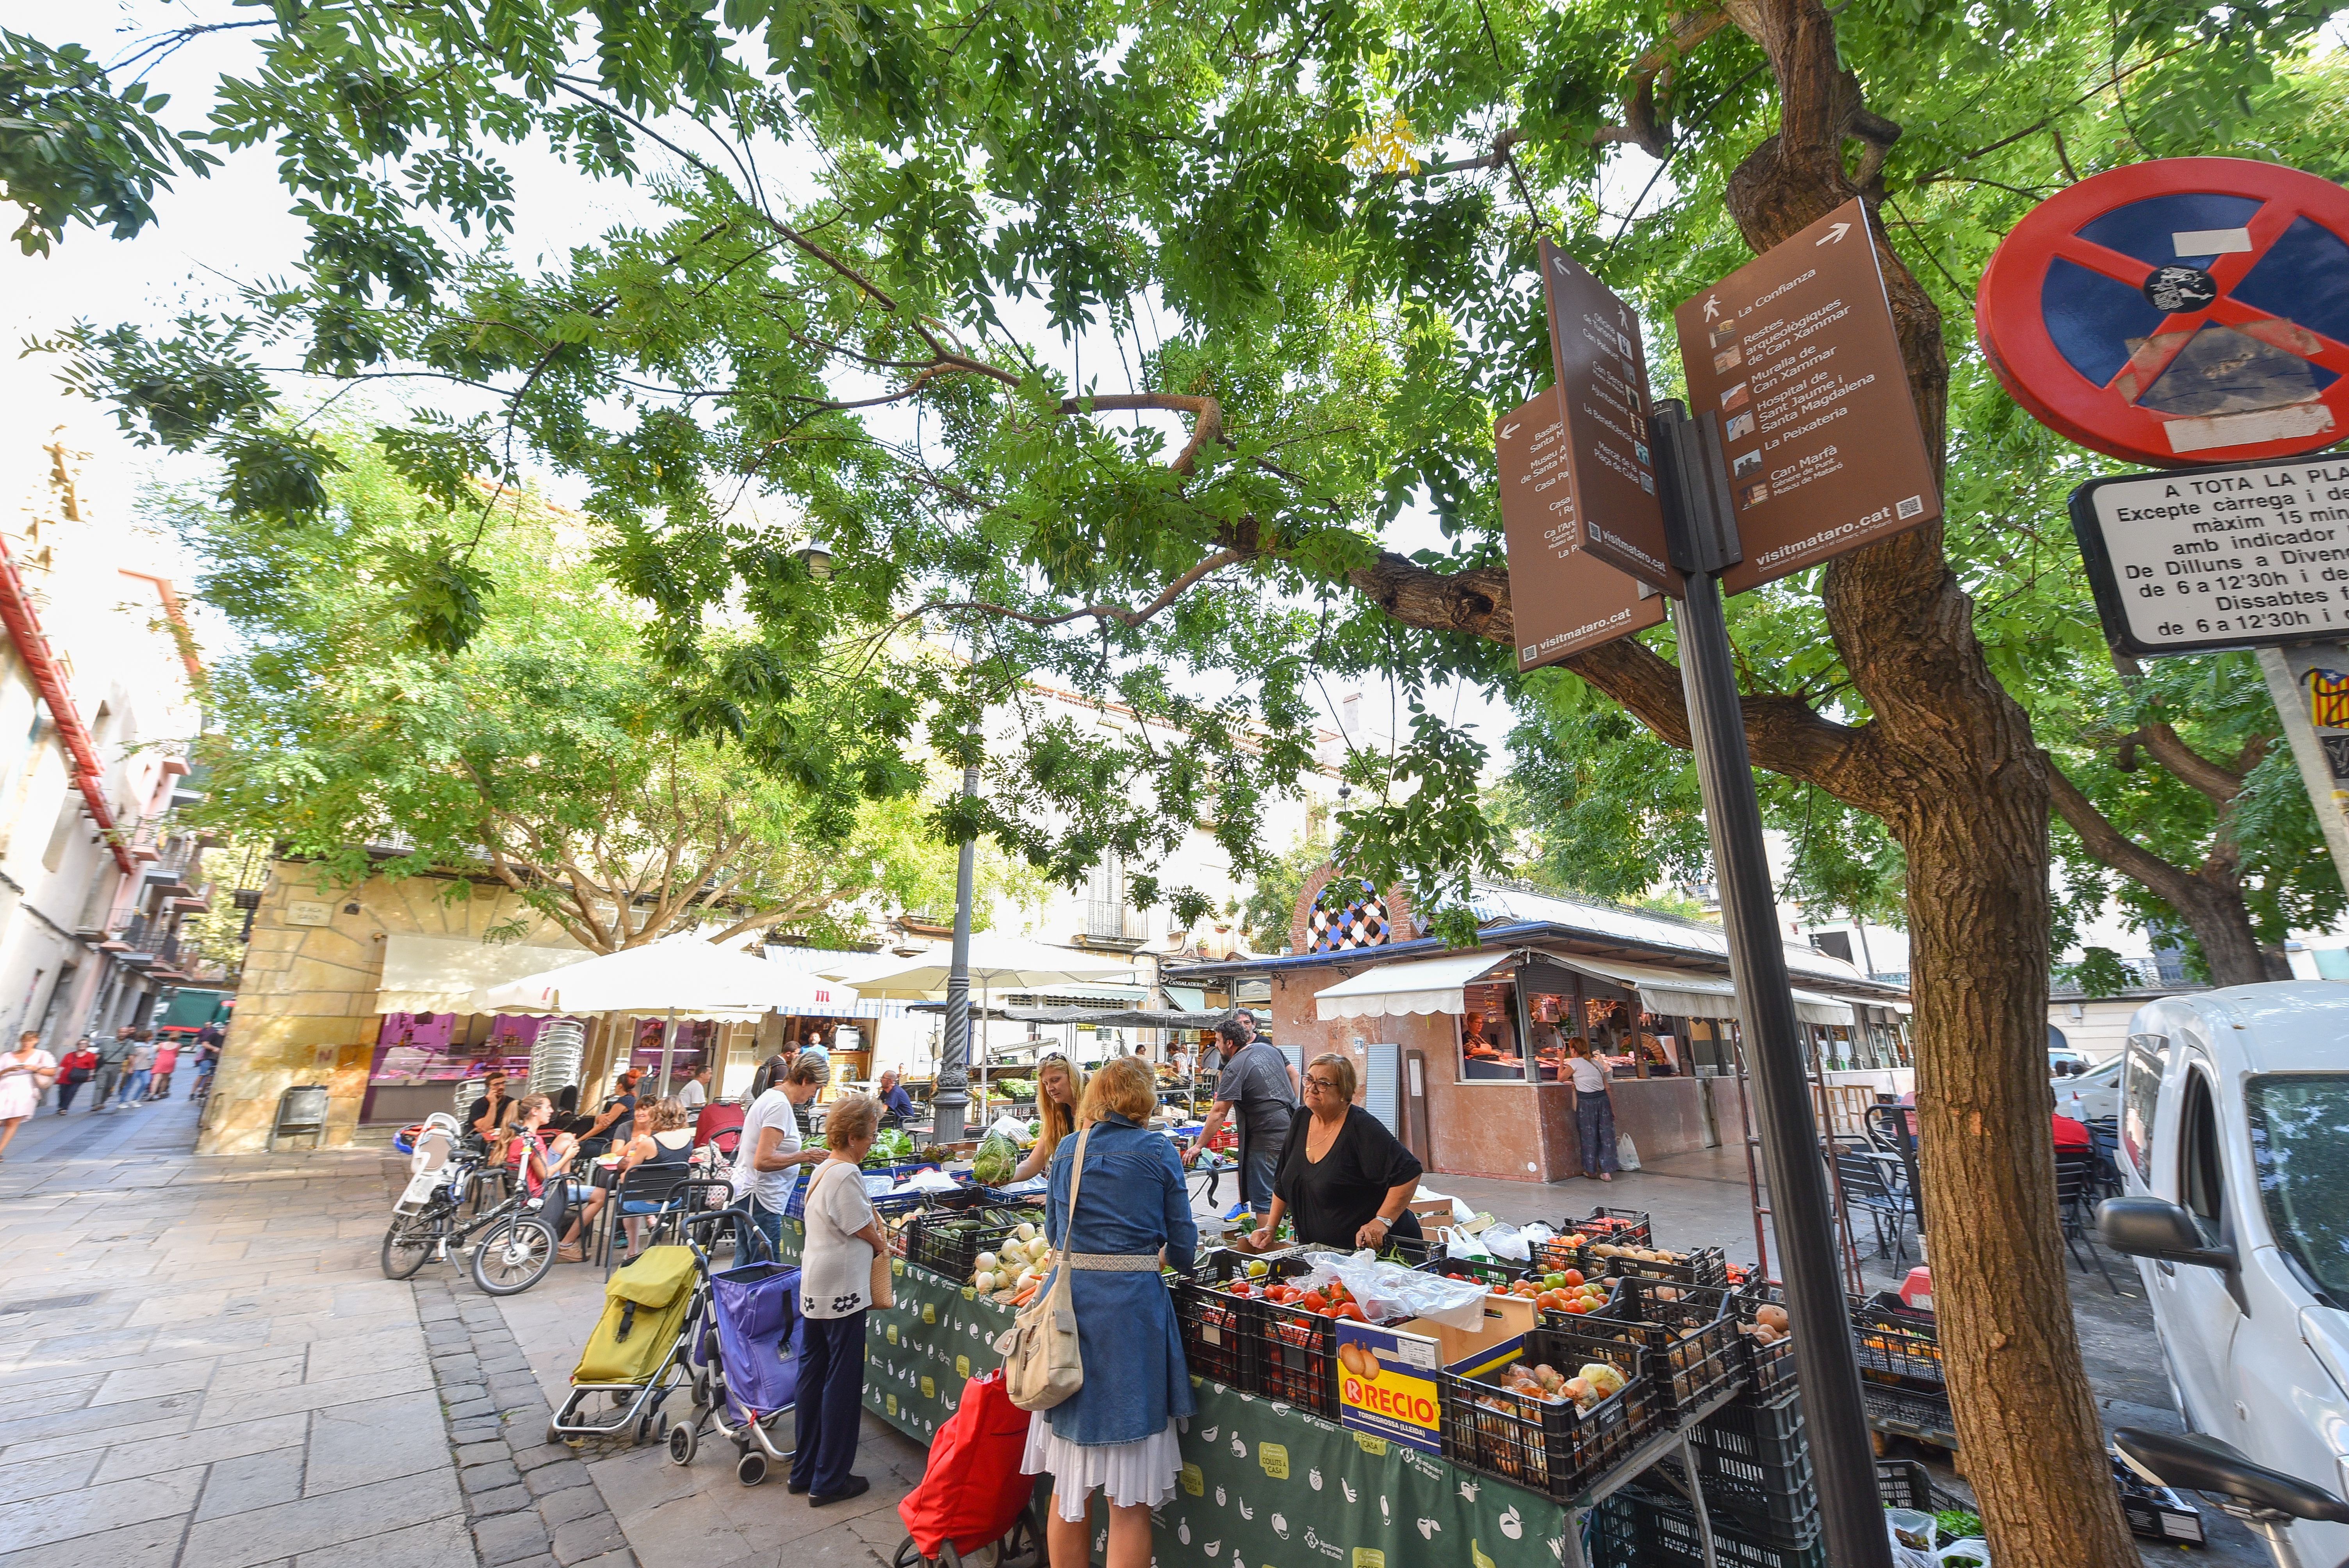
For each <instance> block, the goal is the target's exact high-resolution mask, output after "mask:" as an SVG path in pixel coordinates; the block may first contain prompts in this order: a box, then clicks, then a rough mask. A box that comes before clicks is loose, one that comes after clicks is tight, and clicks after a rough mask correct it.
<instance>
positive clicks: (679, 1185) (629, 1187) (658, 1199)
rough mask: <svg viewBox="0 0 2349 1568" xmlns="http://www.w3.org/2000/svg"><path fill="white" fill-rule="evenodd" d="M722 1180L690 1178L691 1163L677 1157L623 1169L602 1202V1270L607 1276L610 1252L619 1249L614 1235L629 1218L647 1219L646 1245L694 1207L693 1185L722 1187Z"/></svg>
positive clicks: (704, 1187) (610, 1270)
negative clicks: (663, 1162)
mask: <svg viewBox="0 0 2349 1568" xmlns="http://www.w3.org/2000/svg"><path fill="white" fill-rule="evenodd" d="M725 1186H727V1183H725V1182H722V1181H696V1180H694V1176H693V1167H691V1166H690V1165H688V1164H686V1163H685V1162H684V1161H678V1162H677V1163H676V1164H673V1165H654V1164H650V1163H647V1164H644V1165H638V1166H636V1167H635V1168H633V1169H631V1170H628V1171H623V1172H622V1173H621V1175H620V1180H619V1181H618V1182H617V1183H616V1185H615V1186H614V1187H613V1189H612V1201H611V1202H608V1203H606V1204H605V1205H604V1236H603V1248H604V1258H603V1262H604V1273H605V1276H606V1277H609V1276H610V1274H611V1273H612V1269H613V1266H614V1265H613V1262H612V1259H613V1254H614V1253H616V1252H617V1251H618V1250H619V1244H618V1242H617V1240H616V1238H617V1237H619V1236H621V1235H623V1234H625V1233H626V1222H627V1221H629V1220H644V1221H647V1222H649V1226H648V1235H647V1240H646V1243H645V1244H646V1245H647V1246H650V1245H652V1244H653V1243H654V1241H656V1240H657V1239H658V1238H659V1237H660V1236H661V1235H662V1234H663V1233H666V1232H667V1231H669V1230H670V1229H672V1228H673V1227H674V1226H675V1225H676V1224H677V1223H678V1221H679V1220H680V1219H682V1218H683V1217H684V1215H685V1214H686V1212H688V1210H689V1209H691V1208H692V1207H694V1206H695V1205H694V1203H693V1201H692V1200H693V1199H694V1197H695V1193H694V1191H693V1190H694V1189H696V1188H699V1189H704V1190H708V1189H710V1188H718V1187H725Z"/></svg>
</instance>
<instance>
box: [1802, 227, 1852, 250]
mask: <svg viewBox="0 0 2349 1568" xmlns="http://www.w3.org/2000/svg"><path fill="white" fill-rule="evenodd" d="M1850 232H1851V225H1850V224H1849V223H1837V225H1836V226H1835V227H1834V228H1832V229H1829V230H1828V231H1827V232H1826V233H1824V234H1821V235H1820V236H1819V237H1818V238H1817V239H1816V240H1813V241H1812V242H1811V243H1812V244H1813V245H1814V246H1816V245H1824V244H1826V242H1828V241H1829V240H1833V241H1835V242H1837V244H1840V243H1842V242H1843V237H1844V236H1845V235H1846V234H1848V233H1850Z"/></svg>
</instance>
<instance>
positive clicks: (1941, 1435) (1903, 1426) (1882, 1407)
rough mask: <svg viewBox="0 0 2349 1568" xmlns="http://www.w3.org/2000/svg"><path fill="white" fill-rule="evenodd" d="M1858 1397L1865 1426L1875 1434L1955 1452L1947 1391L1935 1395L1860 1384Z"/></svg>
mask: <svg viewBox="0 0 2349 1568" xmlns="http://www.w3.org/2000/svg"><path fill="white" fill-rule="evenodd" d="M1859 1397H1860V1399H1861V1400H1862V1402H1864V1403H1865V1404H1866V1405H1867V1406H1868V1425H1869V1426H1871V1427H1874V1428H1875V1429H1877V1430H1878V1431H1879V1432H1897V1433H1899V1434H1900V1435H1901V1436H1903V1437H1909V1438H1916V1439H1919V1440H1920V1441H1923V1442H1928V1443H1931V1444H1933V1445H1934V1446H1935V1447H1937V1448H1944V1449H1953V1450H1954V1449H1956V1448H1957V1446H1958V1425H1957V1421H1956V1420H1955V1419H1954V1418H1952V1417H1951V1414H1950V1395H1949V1391H1948V1390H1947V1389H1943V1390H1941V1391H1940V1392H1938V1393H1936V1392H1934V1391H1933V1390H1931V1389H1927V1388H1904V1387H1899V1386H1898V1385H1896V1384H1891V1383H1873V1382H1868V1381H1865V1380H1863V1381H1862V1382H1861V1384H1860V1386H1859Z"/></svg>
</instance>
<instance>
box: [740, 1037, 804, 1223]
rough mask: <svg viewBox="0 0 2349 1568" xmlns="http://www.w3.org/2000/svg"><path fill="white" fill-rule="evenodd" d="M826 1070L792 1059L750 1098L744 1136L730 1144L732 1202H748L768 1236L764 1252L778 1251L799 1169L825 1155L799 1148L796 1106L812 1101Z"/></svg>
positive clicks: (752, 1220)
mask: <svg viewBox="0 0 2349 1568" xmlns="http://www.w3.org/2000/svg"><path fill="white" fill-rule="evenodd" d="M823 1080H824V1068H823V1066H822V1065H821V1064H819V1063H815V1062H793V1063H792V1066H791V1068H790V1069H789V1070H788V1071H787V1072H785V1073H784V1075H783V1077H782V1079H781V1082H779V1083H777V1084H776V1085H775V1087H774V1088H771V1089H769V1090H767V1091H766V1092H765V1093H764V1094H761V1096H760V1097H759V1098H758V1099H755V1100H753V1101H751V1102H750V1115H748V1116H746V1117H744V1118H743V1119H742V1140H741V1141H740V1143H738V1144H736V1145H735V1146H734V1201H735V1202H738V1203H740V1202H744V1201H745V1200H748V1202H749V1203H750V1211H749V1212H750V1222H751V1223H752V1224H754V1225H756V1226H758V1227H759V1233H760V1234H761V1235H763V1236H765V1237H766V1238H767V1254H768V1256H770V1257H773V1256H776V1255H779V1254H780V1253H781V1250H782V1239H783V1207H784V1205H785V1204H787V1203H789V1202H791V1199H792V1185H793V1183H795V1182H796V1181H798V1180H799V1174H800V1167H801V1166H802V1165H813V1164H816V1163H818V1162H819V1161H822V1160H823V1150H821V1149H802V1148H801V1147H800V1124H799V1120H798V1118H797V1117H796V1116H795V1115H794V1109H795V1108H796V1107H799V1106H802V1105H805V1104H806V1103H807V1102H808V1101H810V1100H812V1099H814V1098H815V1096H816V1091H817V1090H818V1089H820V1088H823Z"/></svg>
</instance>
